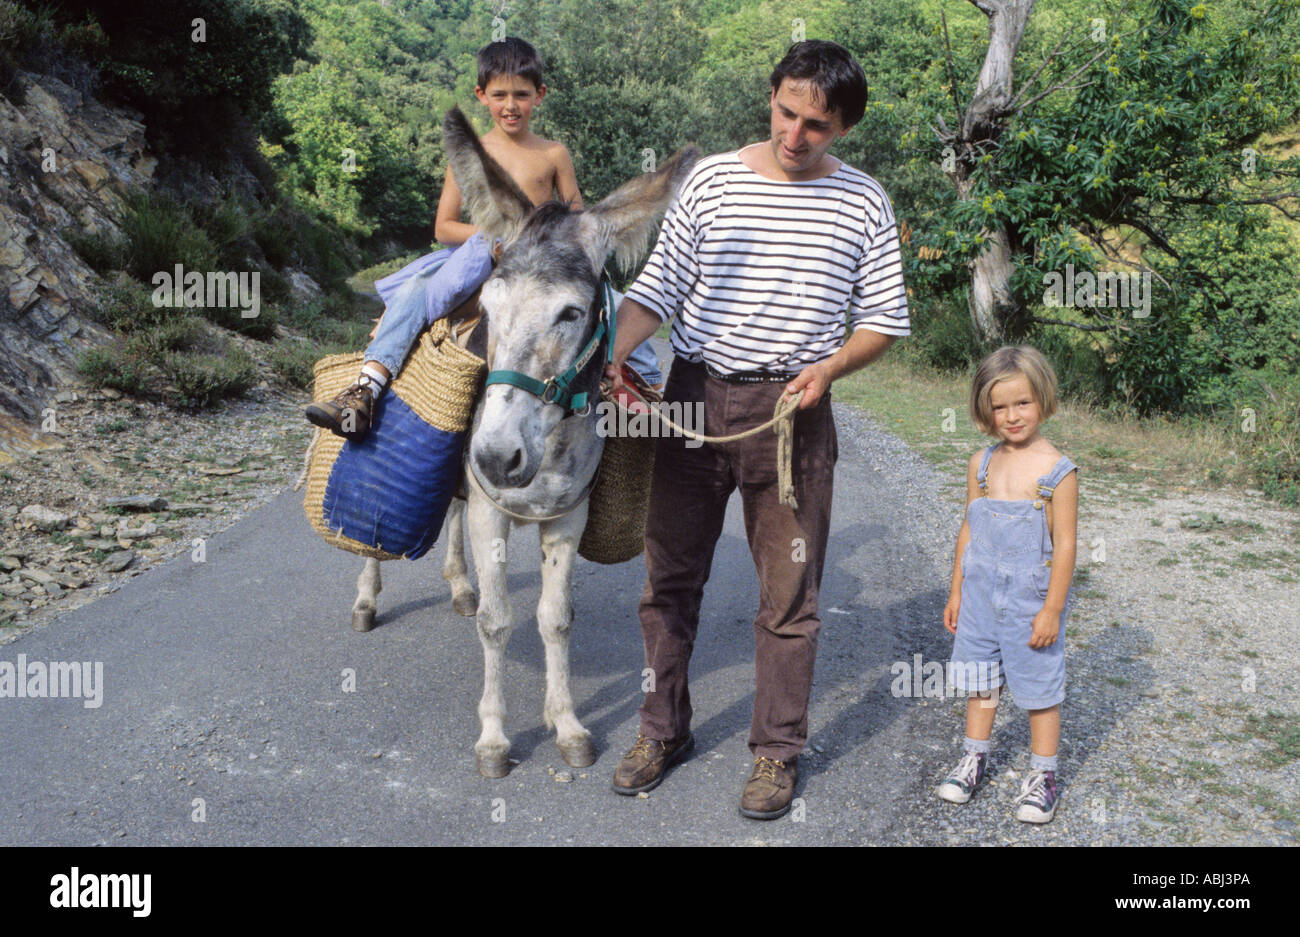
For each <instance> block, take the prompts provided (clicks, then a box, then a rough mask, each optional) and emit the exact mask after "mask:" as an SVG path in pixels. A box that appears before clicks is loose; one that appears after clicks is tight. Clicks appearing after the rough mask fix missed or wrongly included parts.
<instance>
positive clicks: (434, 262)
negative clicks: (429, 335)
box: [375, 234, 492, 325]
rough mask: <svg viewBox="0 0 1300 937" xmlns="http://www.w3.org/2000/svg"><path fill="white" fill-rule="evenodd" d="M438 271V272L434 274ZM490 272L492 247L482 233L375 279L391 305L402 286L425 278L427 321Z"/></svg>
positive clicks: (455, 302) (452, 305) (454, 304)
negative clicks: (379, 278)
mask: <svg viewBox="0 0 1300 937" xmlns="http://www.w3.org/2000/svg"><path fill="white" fill-rule="evenodd" d="M439 271H441V274H440V275H438V276H434V274H435V273H438V272H439ZM491 272H492V250H491V248H490V247H489V246H488V243H487V239H486V238H484V237H483V235H482V234H475V235H473V236H472V237H471V238H470V239H469V240H468V241H466V242H465V243H464V244H462V245H460V247H445V248H443V249H442V250H437V251H434V252H433V253H431V254H425V255H424V256H423V257H418V258H416V259H415V260H413V261H411V262H410V263H409V264H407V265H406V266H405V267H403V268H402V269H401V270H398V271H397V272H396V273H392V274H389V275H388V276H386V277H384V278H383V279H382V280H376V281H375V290H376V292H378V293H379V298H380V299H382V300H383V301H384V305H385V306H391V305H393V301H394V300H395V299H396V298H397V295H398V293H399V292H400V291H401V288H402V287H403V286H404V285H405V284H406V283H407V282H408V281H410V280H411V279H413V278H414V277H420V278H422V279H423V280H424V321H425V324H426V325H429V324H431V323H433V322H435V321H437V320H438V319H441V318H442V317H443V316H445V315H447V313H449V312H451V311H452V310H453V309H455V308H456V307H457V306H459V305H460V304H461V303H463V302H464V301H465V300H466V299H468V298H469V297H470V294H472V293H473V292H474V291H475V290H476V289H478V288H479V287H480V286H482V285H483V281H484V280H486V279H487V278H488V275H489V274H490V273H491Z"/></svg>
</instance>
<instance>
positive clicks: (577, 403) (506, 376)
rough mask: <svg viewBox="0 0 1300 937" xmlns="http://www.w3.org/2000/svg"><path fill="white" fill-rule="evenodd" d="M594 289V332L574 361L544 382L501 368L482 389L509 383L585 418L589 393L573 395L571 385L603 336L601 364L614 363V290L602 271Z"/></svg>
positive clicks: (491, 374) (587, 411) (544, 401)
mask: <svg viewBox="0 0 1300 937" xmlns="http://www.w3.org/2000/svg"><path fill="white" fill-rule="evenodd" d="M596 288H597V289H598V290H599V291H600V321H599V322H597V323H596V331H595V333H593V334H592V336H591V340H590V341H589V342H587V344H586V346H585V347H583V349H582V351H581V352H580V353H579V354H578V360H577V361H575V362H574V363H573V364H571V365H570V366H569V367H568V368H566V369H565V370H564V371H563V372H561V373H560V374H557V375H555V376H554V377H552V378H550V379H549V380H547V381H539V380H537V378H535V377H529V376H528V375H527V374H520V373H519V372H518V371H509V370H504V369H503V370H498V371H489V372H488V376H487V381H486V382H485V384H484V386H485V387H487V386H490V385H492V384H509V385H510V386H511V387H518V388H520V389H521V390H526V391H528V393H530V394H532V395H533V396H535V397H541V398H542V402H543V403H553V404H555V405H556V406H559V407H563V408H564V409H565V410H566V411H567V412H566V413H565V416H568V415H569V414H576V415H577V416H586V415H587V414H589V413H590V412H591V407H592V403H593V401H592V399H591V398H592V394H591V393H589V392H588V391H582V392H581V393H574V391H573V382H574V381H576V380H577V379H578V375H579V374H580V373H582V369H583V368H585V367H586V366H587V365H588V364H589V363H590V362H591V358H592V356H593V355H595V353H596V349H598V348H599V347H600V342H601V339H603V338H605V337H606V336H608V343H607V345H606V347H605V362H606V363H609V362H611V361H613V360H614V328H615V324H616V323H615V316H614V288H613V287H612V286H610V283H609V274H608V273H607V272H606V271H604V270H602V271H601V274H600V284H599V285H598V286H597V287H596Z"/></svg>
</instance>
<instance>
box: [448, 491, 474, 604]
mask: <svg viewBox="0 0 1300 937" xmlns="http://www.w3.org/2000/svg"><path fill="white" fill-rule="evenodd" d="M442 530H443V533H444V534H445V535H446V537H447V558H446V560H444V561H443V564H442V578H443V579H445V580H447V582H449V583H450V584H451V607H452V608H454V609H455V610H456V614H457V615H464V616H466V617H469V616H472V615H473V614H474V610H475V608H476V607H477V606H478V597H477V596H476V595H474V587H473V586H471V585H470V584H469V575H468V572H469V567H468V566H467V565H466V564H465V502H464V501H462V500H461V499H460V498H452V499H451V507H449V508H448V509H447V520H446V521H445V522H444V523H443V525H442Z"/></svg>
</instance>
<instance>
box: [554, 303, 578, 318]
mask: <svg viewBox="0 0 1300 937" xmlns="http://www.w3.org/2000/svg"><path fill="white" fill-rule="evenodd" d="M580 318H582V310H581V309H579V308H578V307H577V306H565V307H564V308H563V309H561V310H560V317H559V318H558V319H556V320H555V321H556V322H577V321H578V320H579V319H580Z"/></svg>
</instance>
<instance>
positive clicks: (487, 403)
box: [353, 108, 699, 778]
mask: <svg viewBox="0 0 1300 937" xmlns="http://www.w3.org/2000/svg"><path fill="white" fill-rule="evenodd" d="M443 143H444V146H445V149H446V152H447V156H448V162H449V164H450V165H451V168H452V171H453V172H454V173H455V176H456V182H457V184H458V185H459V186H460V190H461V194H462V198H463V205H464V206H465V210H466V212H467V213H468V215H469V217H470V220H471V221H472V222H473V223H474V224H475V225H476V226H478V228H479V230H480V231H482V232H483V234H484V236H485V237H487V238H488V240H489V242H491V241H493V240H494V239H498V238H499V239H500V240H501V241H502V243H503V244H504V250H503V251H502V253H501V256H500V259H499V262H498V264H497V266H496V268H495V269H494V271H493V272H492V275H491V276H490V277H489V278H488V280H487V282H485V283H484V284H483V287H482V288H481V289H480V291H479V296H478V306H479V309H480V310H481V311H482V313H483V317H484V321H483V322H480V323H479V325H478V328H479V329H482V328H484V326H485V325H486V327H487V342H486V360H487V363H488V368H489V370H490V374H489V378H488V386H487V387H486V388H485V390H484V392H483V394H482V395H481V397H480V399H479V402H478V405H477V407H476V409H475V413H474V420H473V424H472V426H471V430H470V436H469V443H468V445H467V447H466V460H465V472H466V487H467V490H468V500H467V503H466V505H465V506H464V508H463V509H462V508H461V507H460V506H459V504H458V502H453V507H452V509H451V510H449V512H448V516H447V521H446V526H445V527H444V530H445V532H446V535H447V560H446V563H445V565H444V570H443V575H444V577H445V578H447V580H448V581H449V582H450V584H451V589H452V597H453V607H454V608H455V610H456V611H457V612H458V613H460V614H462V615H468V614H470V613H471V609H472V608H473V603H474V590H473V588H472V587H471V586H470V583H469V580H468V577H467V574H466V573H467V570H466V565H465V557H464V538H463V536H462V534H461V512H462V510H463V511H464V514H465V516H466V517H467V518H468V527H469V540H470V547H471V550H472V552H473V555H474V566H475V569H476V570H477V573H478V587H479V589H478V591H479V599H478V606H477V611H476V613H475V614H476V623H477V627H478V634H479V640H480V642H481V644H482V645H483V696H482V698H481V699H480V701H479V705H478V715H479V721H480V723H481V734H480V736H479V739H478V741H477V742H476V743H475V744H474V751H475V754H476V756H477V763H478V770H479V773H480V774H481V775H483V776H484V777H488V778H499V777H504V776H505V775H506V773H507V772H508V771H509V769H510V761H509V755H510V740H509V739H508V738H507V737H506V735H505V730H504V723H505V715H506V707H505V698H504V696H503V694H502V688H501V676H502V664H503V660H504V655H505V647H506V642H507V641H508V640H509V638H510V632H511V628H512V614H511V608H510V601H509V596H508V595H507V592H506V544H507V542H508V540H509V536H510V530H511V527H512V523H513V524H514V525H516V526H517V525H520V524H528V523H536V524H537V526H538V530H539V532H540V537H541V547H542V566H541V573H542V594H541V599H540V601H539V602H538V605H537V627H538V631H539V632H540V633H541V637H542V642H543V644H544V645H545V649H546V699H545V702H544V704H543V708H542V718H543V720H544V722H545V724H546V727H547V728H548V729H551V728H554V729H555V731H556V744H557V746H558V747H559V750H560V754H561V756H562V757H563V758H564V760H565V762H566V763H568V764H569V765H571V766H573V767H576V768H582V767H586V766H588V765H590V764H592V763H593V762H594V761H595V760H596V753H595V748H594V746H593V744H592V740H591V733H590V732H588V731H587V730H586V729H585V728H583V726H582V723H581V722H579V721H578V718H577V716H576V715H575V714H574V711H573V700H572V698H571V697H570V694H569V632H570V629H571V626H572V622H573V606H572V602H571V601H570V594H571V589H572V583H573V564H574V558H575V556H576V554H577V548H578V541H579V539H581V536H582V531H583V528H584V526H585V524H586V521H587V495H588V493H589V492H590V490H591V485H592V482H593V480H594V478H595V474H596V468H597V466H598V464H599V462H600V456H601V452H602V451H603V449H604V440H603V438H601V436H600V435H599V434H598V433H597V432H596V426H597V415H596V411H595V407H594V406H592V405H591V404H594V402H596V401H597V400H598V399H599V384H600V378H601V375H602V374H603V371H604V360H605V350H604V345H603V344H602V345H600V347H598V348H596V349H595V353H594V354H592V355H591V357H590V360H589V361H587V362H585V363H584V364H583V366H582V367H581V368H580V369H579V371H578V373H577V375H576V378H575V379H574V381H573V385H572V386H571V387H570V388H568V389H567V390H568V391H571V392H573V393H575V394H581V393H585V394H587V397H586V398H585V399H586V405H585V406H584V405H583V404H580V403H579V404H577V405H576V406H575V405H574V404H575V403H576V402H577V400H580V399H582V398H581V397H578V398H576V399H571V398H570V396H569V393H568V392H566V388H564V387H560V388H559V389H558V391H556V389H555V385H554V381H553V380H551V381H550V382H549V384H548V390H546V391H544V392H543V394H542V395H541V396H539V395H538V393H537V392H536V391H535V390H530V389H528V387H526V386H525V385H526V384H528V382H529V379H532V380H533V381H534V382H535V386H541V385H542V384H543V383H547V382H548V379H552V377H553V376H560V375H563V374H565V372H566V371H570V370H571V367H572V366H573V365H575V363H578V362H579V358H580V355H581V354H582V353H583V352H584V351H590V350H591V349H590V347H589V346H590V344H591V341H592V339H593V337H594V336H595V334H596V332H597V328H598V326H599V323H600V311H599V310H600V296H599V292H600V291H599V289H598V286H599V281H600V274H601V271H602V269H603V268H604V266H605V261H606V259H607V258H608V257H609V256H610V255H611V254H612V255H613V256H614V258H615V260H616V261H617V263H618V264H619V265H620V266H621V267H622V268H623V269H628V268H629V267H630V266H631V264H632V263H633V262H634V261H635V260H637V259H639V258H640V257H641V256H642V255H643V254H644V252H645V250H646V248H647V247H648V246H649V244H650V241H651V239H652V238H653V236H654V234H655V232H656V231H657V229H658V226H659V220H660V218H661V217H662V215H663V213H664V211H665V210H666V209H667V207H668V205H669V204H670V203H671V201H672V199H673V198H674V196H675V194H676V192H677V189H678V188H679V187H680V185H681V184H682V182H683V181H684V180H685V178H686V176H687V175H688V174H689V172H690V170H691V167H692V166H693V165H694V163H695V161H696V160H697V159H698V158H699V154H698V152H697V151H696V150H695V148H694V147H688V148H686V149H684V150H681V151H679V152H678V153H677V154H675V155H674V156H673V157H672V158H671V159H670V160H669V161H668V162H667V163H665V164H664V165H663V166H662V167H661V168H659V169H658V170H657V171H655V172H651V173H647V174H646V175H643V176H641V177H639V178H636V179H633V180H632V181H630V182H627V183H625V184H624V185H623V186H621V187H620V188H619V189H617V190H616V191H614V192H613V193H611V194H610V195H609V196H608V197H607V198H605V199H604V200H603V201H601V202H600V203H599V204H597V205H595V206H593V207H592V208H590V209H589V210H587V211H585V212H573V211H570V210H569V208H568V206H566V205H563V204H561V203H559V202H548V203H546V204H544V205H541V206H537V207H536V208H534V206H533V204H532V202H531V201H530V200H529V199H528V197H527V196H526V195H524V193H523V192H522V191H521V190H520V189H519V187H518V186H517V185H516V184H515V183H514V181H513V180H511V178H510V176H509V175H508V174H507V173H506V172H505V170H503V169H502V168H501V166H500V165H498V164H497V163H496V162H495V161H494V160H493V159H492V158H491V157H490V156H488V155H487V153H486V152H485V151H484V149H483V146H482V144H480V143H479V141H478V137H477V136H476V135H475V134H474V131H473V129H472V128H471V127H470V125H469V122H468V121H467V120H466V119H465V117H464V115H463V114H461V112H460V110H459V108H453V109H452V110H451V111H449V112H448V114H447V117H446V119H445V120H444V122H443ZM606 340H608V339H606ZM501 374H506V375H514V376H515V377H522V379H521V380H513V379H511V378H510V377H507V378H506V379H505V380H503V381H502V382H500V383H497V382H495V378H494V375H501ZM544 397H546V398H547V399H543V398H544ZM357 586H358V596H357V601H356V604H355V605H354V606H353V626H354V627H358V629H359V630H367V629H368V626H369V625H370V624H371V623H373V619H374V609H375V593H376V592H377V591H378V590H379V588H380V577H379V564H378V562H376V561H374V560H367V562H366V566H365V569H363V570H362V573H361V576H360V577H359V578H358V581H357Z"/></svg>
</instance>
